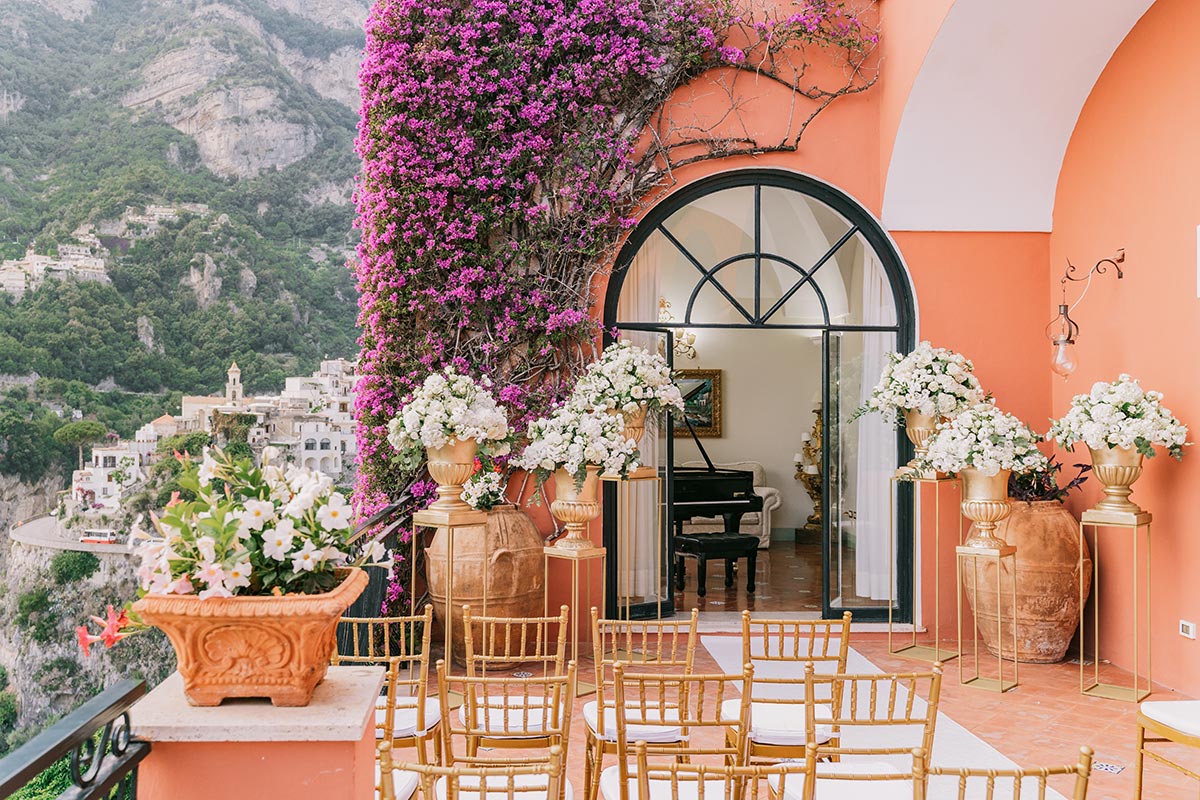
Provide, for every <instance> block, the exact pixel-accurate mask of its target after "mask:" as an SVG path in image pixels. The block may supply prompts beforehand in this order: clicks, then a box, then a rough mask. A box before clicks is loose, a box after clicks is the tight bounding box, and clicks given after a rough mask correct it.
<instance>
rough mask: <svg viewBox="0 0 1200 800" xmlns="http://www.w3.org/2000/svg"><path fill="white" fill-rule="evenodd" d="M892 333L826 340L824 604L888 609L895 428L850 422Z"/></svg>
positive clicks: (874, 418)
mask: <svg viewBox="0 0 1200 800" xmlns="http://www.w3.org/2000/svg"><path fill="white" fill-rule="evenodd" d="M895 347H896V336H895V334H893V333H890V332H889V333H881V332H873V331H871V332H847V333H831V334H830V336H829V382H830V384H829V409H828V419H829V424H830V426H831V427H833V428H834V429H835V435H833V436H829V437H828V447H829V476H828V478H829V486H828V497H829V506H830V508H829V513H828V515H827V520H828V525H827V526H826V531H827V535H828V536H829V578H830V579H829V583H828V586H827V591H828V592H829V605H830V607H831V608H835V609H842V608H850V609H854V608H873V607H874V608H887V605H888V599H889V596H890V595H891V594H893V593H894V591H895V589H894V585H895V574H896V558H897V554H896V544H895V531H896V529H897V527H896V525H895V506H894V504H892V503H891V500H890V498H891V483H890V479H891V477H892V474H893V473H894V472H895V469H896V466H897V450H896V431H895V429H894V428H893V427H892V426H891V425H889V424H887V423H886V422H885V421H884V420H883V418H882V417H881V416H880V415H878V414H865V415H863V416H861V417H859V418H858V419H857V420H855V421H854V422H851V421H850V418H851V417H852V416H853V415H854V411H855V409H857V408H858V407H859V406H861V405H862V404H863V403H864V402H865V401H866V399H867V397H868V396H869V395H870V393H871V389H872V388H874V386H875V383H876V382H877V381H878V380H879V375H880V373H881V372H882V371H883V364H884V360H885V354H886V353H888V352H890V351H891V350H894V349H895Z"/></svg>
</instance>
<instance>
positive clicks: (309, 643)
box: [133, 569, 368, 706]
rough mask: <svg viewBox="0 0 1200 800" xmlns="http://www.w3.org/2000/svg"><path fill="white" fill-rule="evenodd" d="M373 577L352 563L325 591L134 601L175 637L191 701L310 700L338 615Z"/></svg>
mask: <svg viewBox="0 0 1200 800" xmlns="http://www.w3.org/2000/svg"><path fill="white" fill-rule="evenodd" d="M367 580H368V579H367V573H366V572H364V571H363V570H361V569H351V570H347V573H346V576H345V578H344V580H343V581H342V582H341V583H340V584H338V586H337V587H335V588H334V589H333V590H332V591H330V592H326V593H324V594H310V595H288V596H285V597H269V596H268V597H211V598H209V599H207V600H201V599H200V598H199V597H196V596H195V595H153V594H150V595H146V596H145V597H143V598H142V599H141V600H138V601H137V602H136V603H134V604H133V608H134V610H135V611H136V612H137V613H138V614H139V615H141V617H142V619H143V620H145V621H146V622H148V623H149V624H151V625H154V626H155V627H157V628H161V629H162V631H163V633H165V634H166V635H167V638H168V639H170V640H171V645H172V646H173V647H174V648H175V655H176V657H177V658H178V660H179V674H180V676H182V678H183V689H184V694H186V695H187V699H188V702H189V703H191V704H192V705H195V706H215V705H220V703H221V701H222V700H225V699H226V698H230V697H265V698H270V700H271V703H272V705H276V706H305V705H308V703H309V701H310V700H312V694H313V690H314V689H315V688H316V687H317V684H318V683H320V682H321V680H322V679H323V678H324V677H325V671H326V670H327V669H329V660H330V657H331V656H332V655H333V650H334V646H335V635H336V633H337V624H338V619H339V618H340V617H341V616H342V614H343V613H344V612H345V611H346V609H347V608H349V607H350V604H351V603H353V602H354V601H355V600H356V599H357V598H358V596H359V594H361V593H362V590H363V589H365V588H366V586H367Z"/></svg>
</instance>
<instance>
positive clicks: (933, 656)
mask: <svg viewBox="0 0 1200 800" xmlns="http://www.w3.org/2000/svg"><path fill="white" fill-rule="evenodd" d="M900 481H903V482H905V483H912V484H915V485H914V487H913V493H914V494H915V493H917V492H919V491H920V487H921V486H922V485H925V484H932V485H933V487H934V489H933V646H932V647H930V646H929V645H926V644H917V625H916V622H915V621H914V623H913V626H912V637H911V638H910V639H909V641H908V642H907V643H906V644H905V643H902V644H901V645H900V646H899V647H893V646H892V626H893V623H892V611H893V609H894V608H895V606H896V587H895V584H894V583H893V582H892V581H893V579H894V576H895V573H894V572H891V571H889V576H888V652H889V653H891V654H892V655H894V656H902V657H903V658H911V659H914V660H917V661H926V662H929V663H934V662H938V661H949V660H950V659H952V658H958V655H959V651H955V650H950V649H948V648H943V647H942V635H941V634H942V617H941V611H942V582H941V568H940V564H941V552H942V546H941V542H942V505H941V495H942V487H944V486H958V487H959V494H960V495H961V493H962V488H961V484H960V483H959V480H958V478H951V477H948V476H944V475H943V476H941V477H938V476H937V475H924V474H922V473H918V472H914V471H913V470H911V469H909V468H908V467H901V468H900V469H898V470H896V474H895V475H893V476H892V478H891V484H890V485H889V487H888V489H889V494H888V503H889V504H888V525H889V526H890V527H889V530H888V563H889V564H895V563H896V557H895V553H894V549H895V544H894V542H895V541H896V507H895V498H896V492H897V491H899V486H898V483H899V482H900ZM915 528H916V531H918V532H919V531H920V529H921V527H920V525H917V526H915ZM962 537H963V529H962V516H961V515H959V519H958V543H959V544H961V543H962ZM919 574H920V570H918V569H915V568H914V569H913V586H912V591H913V606H914V608H915V607H916V600H917V591H918V586H917V576H918V575H919ZM960 650H961V646H960Z"/></svg>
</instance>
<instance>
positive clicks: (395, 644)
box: [332, 605, 433, 742]
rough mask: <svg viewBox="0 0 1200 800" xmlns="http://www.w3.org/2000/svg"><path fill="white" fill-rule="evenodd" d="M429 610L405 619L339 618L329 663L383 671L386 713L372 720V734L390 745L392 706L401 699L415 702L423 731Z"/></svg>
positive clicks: (427, 675) (427, 680) (429, 608)
mask: <svg viewBox="0 0 1200 800" xmlns="http://www.w3.org/2000/svg"><path fill="white" fill-rule="evenodd" d="M432 630H433V606H431V605H427V606H425V613H423V614H418V615H415V616H408V617H342V618H341V620H339V621H338V634H339V636H338V645H339V646H338V648H336V649H335V651H334V654H333V657H332V662H333V663H334V664H335V665H337V664H370V665H373V666H382V667H384V668H386V669H387V677H386V678H385V681H384V691H385V692H386V698H387V703H386V711H385V713H384V716H383V718H382V719H380V718H379V717H378V716H376V726H375V727H376V730H377V732H378V733H379V734H381V736H382V738H384V739H385V740H387V741H388V742H391V741H392V734H393V732H394V731H395V727H394V723H395V713H396V702H397V699H398V698H399V697H401V696H408V697H415V698H416V712H417V730H425V727H426V726H425V696H426V691H427V688H428V686H429V652H430V635H431V632H432Z"/></svg>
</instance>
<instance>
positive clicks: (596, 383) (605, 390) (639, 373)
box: [567, 342, 683, 414]
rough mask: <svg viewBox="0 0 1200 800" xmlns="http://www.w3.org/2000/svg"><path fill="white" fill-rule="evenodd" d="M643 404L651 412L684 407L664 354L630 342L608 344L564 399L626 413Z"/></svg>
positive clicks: (582, 407)
mask: <svg viewBox="0 0 1200 800" xmlns="http://www.w3.org/2000/svg"><path fill="white" fill-rule="evenodd" d="M642 404H645V405H646V407H647V409H648V410H650V411H654V412H658V411H663V410H665V409H667V408H675V409H677V410H679V411H683V395H682V394H680V392H679V387H678V386H676V385H675V384H674V383H673V382H672V381H671V368H670V367H669V366H667V360H666V359H665V358H663V357H662V356H660V355H659V354H658V353H652V352H650V351H649V350H647V349H646V348H644V347H638V346H636V345H633V344H630V343H629V342H618V343H616V344H613V345H611V346H609V347H607V348H606V349H605V350H604V352H603V353H602V354H601V355H600V358H599V359H598V360H596V361H593V362H592V363H591V364H589V365H588V368H587V371H586V372H584V374H583V377H581V378H580V379H579V382H578V383H576V384H575V389H574V390H573V391H572V392H571V397H570V399H569V400H568V401H567V405H569V406H572V407H574V408H577V409H580V410H598V411H604V410H608V409H616V410H619V411H621V412H623V413H626V414H630V413H634V412H636V411H637V410H638V406H639V405H642Z"/></svg>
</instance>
